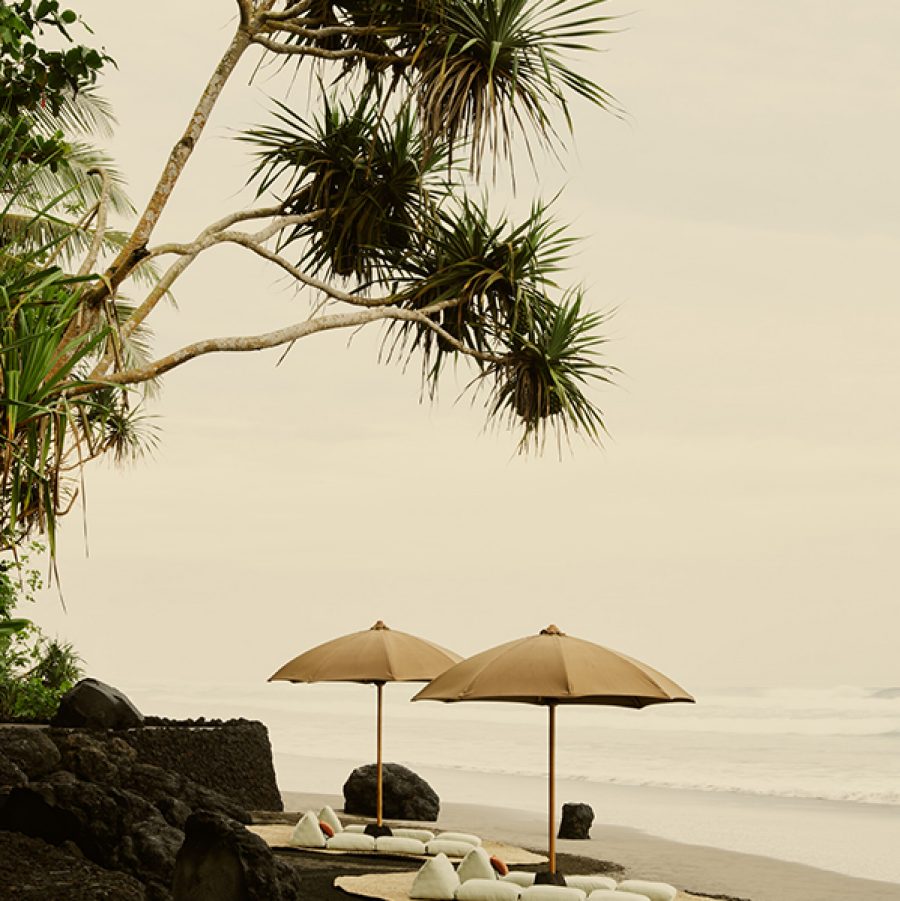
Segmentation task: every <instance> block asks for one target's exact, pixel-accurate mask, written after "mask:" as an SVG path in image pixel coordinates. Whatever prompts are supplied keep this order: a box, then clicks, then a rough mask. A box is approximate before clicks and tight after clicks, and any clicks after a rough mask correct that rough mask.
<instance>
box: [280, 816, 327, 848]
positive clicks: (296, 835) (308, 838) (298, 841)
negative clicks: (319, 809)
mask: <svg viewBox="0 0 900 901" xmlns="http://www.w3.org/2000/svg"><path fill="white" fill-rule="evenodd" d="M288 844H291V845H296V846H297V847H298V848H324V847H325V836H324V834H323V833H322V830H321V829H320V828H319V818H318V817H317V816H316V815H315V814H314V813H313V812H312V811H311V810H307V811H306V813H305V814H303V816H302V817H300V819H299V821H298V822H297V825H296V826H294V831H293V832H292V833H291V837H290V838H289V839H288Z"/></svg>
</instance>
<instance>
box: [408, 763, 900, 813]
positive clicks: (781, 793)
mask: <svg viewBox="0 0 900 901" xmlns="http://www.w3.org/2000/svg"><path fill="white" fill-rule="evenodd" d="M405 763H406V764H407V765H408V766H411V767H416V766H418V767H425V766H430V767H431V768H432V769H435V770H449V771H454V772H457V773H467V772H468V773H473V774H477V775H479V776H512V777H518V778H527V779H539V780H544V779H546V772H543V771H537V770H533V769H526V768H509V769H505V768H500V767H490V766H478V765H471V766H469V765H465V764H459V763H457V764H451V763H439V764H435V763H428V762H426V761H415V760H409V761H405ZM557 781H558V782H559V783H560V784H564V783H566V782H574V783H584V784H587V785H622V786H630V787H635V788H662V789H671V790H673V791H700V792H716V793H731V794H741V795H753V796H759V797H775V798H802V799H805V800H815V801H836V802H841V803H854V804H879V805H885V806H890V807H895V806H900V790H898V791H884V790H877V789H872V790H865V789H849V790H844V791H842V790H839V789H831V788H829V789H825V788H822V787H821V786H819V787H816V788H813V787H804V786H792V787H790V786H784V785H768V786H767V785H761V784H751V783H740V782H737V781H711V780H705V779H681V780H679V779H653V778H649V779H648V778H640V777H628V776H611V777H608V778H601V777H597V776H593V775H592V776H586V775H582V774H574V773H569V772H559V773H557Z"/></svg>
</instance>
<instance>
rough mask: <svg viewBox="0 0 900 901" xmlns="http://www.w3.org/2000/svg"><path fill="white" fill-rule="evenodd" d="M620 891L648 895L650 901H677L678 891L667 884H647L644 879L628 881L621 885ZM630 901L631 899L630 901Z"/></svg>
mask: <svg viewBox="0 0 900 901" xmlns="http://www.w3.org/2000/svg"><path fill="white" fill-rule="evenodd" d="M618 888H619V891H622V892H634V894H636V895H646V896H647V897H648V898H649V899H650V901H675V896H676V895H677V894H678V889H676V888H675V886H674V885H669V884H668V883H667V882H645V881H644V880H643V879H626V880H625V881H624V882H620V883H619V886H618ZM628 901H630V899H628Z"/></svg>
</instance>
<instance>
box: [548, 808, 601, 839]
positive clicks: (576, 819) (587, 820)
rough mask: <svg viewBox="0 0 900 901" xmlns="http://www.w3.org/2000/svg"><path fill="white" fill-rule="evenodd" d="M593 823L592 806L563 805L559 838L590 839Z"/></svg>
mask: <svg viewBox="0 0 900 901" xmlns="http://www.w3.org/2000/svg"><path fill="white" fill-rule="evenodd" d="M593 822H594V811H593V808H592V807H591V805H590V804H563V809H562V819H561V820H560V821H559V833H558V834H557V838H574V839H584V838H590V837H591V826H592V824H593Z"/></svg>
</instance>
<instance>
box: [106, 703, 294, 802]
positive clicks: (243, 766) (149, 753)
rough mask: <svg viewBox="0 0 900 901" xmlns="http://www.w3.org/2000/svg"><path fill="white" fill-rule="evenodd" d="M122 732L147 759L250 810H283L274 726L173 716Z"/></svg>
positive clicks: (253, 722) (242, 720)
mask: <svg viewBox="0 0 900 901" xmlns="http://www.w3.org/2000/svg"><path fill="white" fill-rule="evenodd" d="M144 722H145V725H144V726H143V728H141V729H127V730H123V731H122V732H119V733H117V735H118V736H119V737H120V738H123V739H124V740H125V741H127V742H128V743H129V744H130V745H131V746H132V747H133V748H134V749H135V750H136V751H137V753H138V759H139V760H140V761H141V762H143V763H149V764H153V765H154V766H158V767H161V768H162V769H166V770H172V771H174V772H176V773H179V774H180V775H182V776H185V777H186V778H188V779H191V780H193V781H194V782H197V783H199V784H200V785H203V786H206V787H207V788H211V789H214V790H215V791H218V792H221V793H222V794H223V795H225V796H226V797H228V798H230V799H231V800H233V801H234V802H235V803H237V804H239V805H240V806H242V807H245V808H247V809H248V810H283V809H284V806H283V804H282V801H281V794H280V793H279V791H278V785H277V783H276V781H275V769H274V767H273V765H272V746H271V744H270V743H269V731H268V729H266V727H265V725H264V724H263V723H260V722H257V721H254V720H245V719H239V720H227V721H222V720H203V719H201V720H167V719H162V718H159V717H147V718H146V720H145V721H144Z"/></svg>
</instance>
